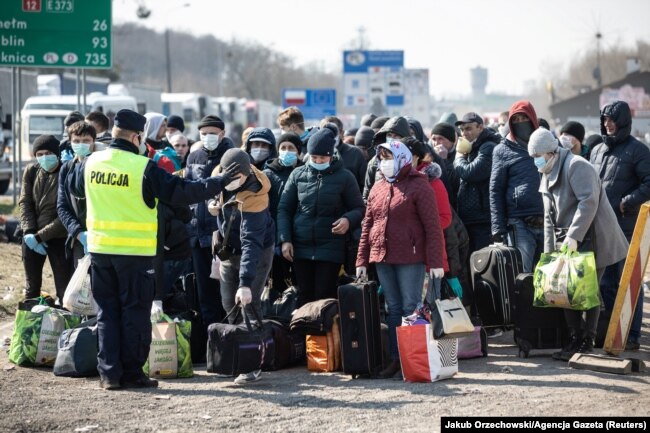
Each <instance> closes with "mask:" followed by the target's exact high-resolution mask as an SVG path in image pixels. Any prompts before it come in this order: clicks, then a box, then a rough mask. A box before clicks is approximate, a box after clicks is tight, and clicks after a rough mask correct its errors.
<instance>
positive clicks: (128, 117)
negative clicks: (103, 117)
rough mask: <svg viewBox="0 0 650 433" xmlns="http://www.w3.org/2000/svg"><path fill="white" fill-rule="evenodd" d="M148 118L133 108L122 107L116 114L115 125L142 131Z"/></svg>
mask: <svg viewBox="0 0 650 433" xmlns="http://www.w3.org/2000/svg"><path fill="white" fill-rule="evenodd" d="M145 123H147V118H146V117H144V116H143V115H142V114H140V113H136V112H135V111H133V110H127V109H122V110H120V111H118V112H117V114H116V115H115V126H117V127H118V128H120V129H126V130H129V131H135V132H142V131H144V124H145Z"/></svg>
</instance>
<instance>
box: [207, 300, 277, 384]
mask: <svg viewBox="0 0 650 433" xmlns="http://www.w3.org/2000/svg"><path fill="white" fill-rule="evenodd" d="M240 312H241V314H242V315H243V317H244V323H240V324H236V325H234V324H233V325H231V324H229V323H213V324H211V325H210V326H209V327H208V351H207V364H208V367H207V370H208V372H209V373H219V374H225V375H229V376H237V375H239V374H242V373H250V372H251V371H255V370H259V369H261V368H262V365H263V363H264V360H265V359H266V358H268V359H271V358H274V356H275V355H274V353H271V351H274V349H275V345H274V342H273V331H272V329H271V327H269V326H265V325H264V323H263V322H262V319H261V318H260V317H259V313H258V312H257V311H256V310H255V309H254V308H253V315H254V316H255V319H256V321H255V324H254V325H253V324H251V321H250V319H249V318H248V315H247V314H246V311H245V310H244V307H243V306H242V305H241V304H237V305H235V306H234V307H233V308H232V309H231V310H230V311H229V312H228V314H227V315H226V317H225V318H224V322H225V321H227V320H228V318H229V317H231V316H232V315H233V314H235V316H234V317H235V320H236V319H237V318H238V317H239V313H240Z"/></svg>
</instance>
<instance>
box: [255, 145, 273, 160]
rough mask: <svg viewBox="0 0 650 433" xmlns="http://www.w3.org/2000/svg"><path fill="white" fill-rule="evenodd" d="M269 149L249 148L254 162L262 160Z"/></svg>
mask: <svg viewBox="0 0 650 433" xmlns="http://www.w3.org/2000/svg"><path fill="white" fill-rule="evenodd" d="M270 154H271V151H270V150H269V149H262V148H256V149H251V157H252V158H253V160H254V161H255V162H260V161H264V160H265V159H267V158H268V157H269V155H270Z"/></svg>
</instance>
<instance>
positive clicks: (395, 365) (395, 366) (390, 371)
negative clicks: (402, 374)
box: [379, 359, 402, 379]
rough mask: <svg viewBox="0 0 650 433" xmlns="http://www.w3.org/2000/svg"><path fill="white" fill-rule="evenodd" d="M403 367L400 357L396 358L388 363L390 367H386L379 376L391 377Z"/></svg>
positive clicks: (383, 377)
mask: <svg viewBox="0 0 650 433" xmlns="http://www.w3.org/2000/svg"><path fill="white" fill-rule="evenodd" d="M401 369H402V366H401V364H400V363H399V359H394V360H392V361H391V362H390V364H388V367H386V368H384V369H383V370H382V371H381V372H380V373H379V377H380V378H382V379H390V378H391V377H393V376H395V374H397V372H398V371H400V370H401Z"/></svg>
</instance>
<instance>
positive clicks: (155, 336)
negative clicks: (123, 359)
mask: <svg viewBox="0 0 650 433" xmlns="http://www.w3.org/2000/svg"><path fill="white" fill-rule="evenodd" d="M191 334H192V322H190V321H189V320H180V321H177V322H175V321H173V320H172V319H171V318H169V316H167V315H166V314H163V316H162V319H161V320H160V321H159V322H157V323H152V324H151V348H150V349H149V358H148V359H147V362H146V363H145V365H144V367H143V370H144V372H145V374H147V375H148V376H149V377H156V378H163V379H171V378H187V377H192V376H194V369H193V367H192V351H191V349H190V336H191Z"/></svg>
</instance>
